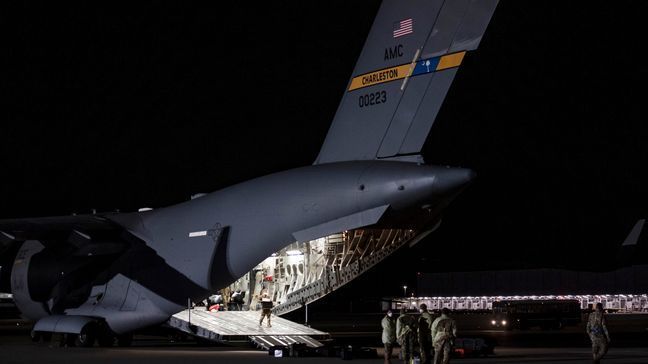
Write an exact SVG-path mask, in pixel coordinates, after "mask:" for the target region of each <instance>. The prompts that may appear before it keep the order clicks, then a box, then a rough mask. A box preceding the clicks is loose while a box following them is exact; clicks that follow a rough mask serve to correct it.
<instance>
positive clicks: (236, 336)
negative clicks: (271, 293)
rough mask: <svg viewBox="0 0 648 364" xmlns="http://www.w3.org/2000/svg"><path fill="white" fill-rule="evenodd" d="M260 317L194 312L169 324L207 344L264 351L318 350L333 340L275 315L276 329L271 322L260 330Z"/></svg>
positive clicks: (243, 313)
mask: <svg viewBox="0 0 648 364" xmlns="http://www.w3.org/2000/svg"><path fill="white" fill-rule="evenodd" d="M260 317H261V312H260V311H216V312H210V311H206V310H204V309H191V310H184V311H181V312H178V313H177V314H175V315H173V316H171V318H170V319H169V321H168V322H167V323H168V325H169V326H171V327H173V328H175V329H178V330H180V331H183V332H185V333H187V334H190V335H192V336H195V337H199V338H202V339H205V340H209V341H214V342H219V343H225V344H228V343H240V342H247V341H252V342H253V343H254V344H255V345H256V346H257V347H260V348H263V349H268V348H270V347H271V346H274V345H281V346H288V345H290V344H294V343H304V344H306V345H307V346H309V347H312V348H317V347H320V346H323V344H322V343H321V342H320V340H329V339H330V335H329V334H328V333H326V332H323V331H319V330H315V329H312V328H310V327H308V326H304V325H300V324H298V323H296V322H292V321H289V320H286V319H284V318H281V317H277V316H275V315H272V327H267V320H264V323H263V326H259V319H260Z"/></svg>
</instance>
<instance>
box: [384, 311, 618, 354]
mask: <svg viewBox="0 0 648 364" xmlns="http://www.w3.org/2000/svg"><path fill="white" fill-rule="evenodd" d="M419 311H420V312H421V315H420V316H419V317H418V320H417V319H416V318H414V316H412V315H409V314H407V312H406V310H405V309H404V308H401V311H400V316H399V317H398V319H397V320H394V318H393V313H392V310H388V311H387V314H386V315H385V317H384V318H383V319H382V322H381V324H382V329H383V332H382V342H383V344H384V345H385V363H391V357H392V351H393V348H394V344H395V343H396V342H398V344H399V345H400V346H401V354H402V355H401V357H402V359H403V362H405V363H410V362H411V361H412V359H413V354H414V342H415V340H418V343H419V350H420V354H421V358H420V360H421V363H425V364H427V363H430V358H431V350H432V348H434V364H441V363H442V364H447V363H449V362H450V354H451V351H452V345H453V341H454V339H455V338H456V337H457V325H456V323H455V321H454V320H453V319H452V318H450V317H449V314H450V310H448V309H447V308H444V309H442V310H441V316H439V317H437V318H436V319H435V320H432V315H431V314H430V313H429V312H428V310H427V306H426V305H425V304H421V306H419ZM585 330H586V332H587V334H588V335H589V337H590V340H591V342H592V359H593V363H594V364H598V363H600V361H601V359H602V358H603V356H604V355H605V354H606V353H607V351H608V347H609V344H610V334H609V333H608V330H607V325H606V319H605V314H604V310H603V305H602V304H600V303H598V304H596V308H595V310H594V312H592V313H591V314H590V315H589V317H588V319H587V325H586V328H585Z"/></svg>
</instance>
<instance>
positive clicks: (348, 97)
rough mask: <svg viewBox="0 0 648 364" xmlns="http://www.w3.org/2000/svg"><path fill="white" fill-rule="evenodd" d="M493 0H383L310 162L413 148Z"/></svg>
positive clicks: (409, 152)
mask: <svg viewBox="0 0 648 364" xmlns="http://www.w3.org/2000/svg"><path fill="white" fill-rule="evenodd" d="M497 2H498V0H452V1H449V0H406V1H403V0H384V1H383V3H382V5H381V7H380V9H379V10H378V15H377V16H376V19H375V20H374V23H373V25H372V27H371V31H370V32H369V35H368V38H367V40H366V42H365V45H364V48H363V50H362V52H361V54H360V57H359V59H358V62H357V63H356V66H355V69H354V71H353V74H352V77H351V79H350V80H349V83H348V86H347V89H346V91H345V93H344V96H343V97H342V101H341V102H340V105H339V106H338V110H337V112H336V114H335V117H334V119H333V123H332V125H331V128H330V129H329V131H328V134H327V136H326V140H325V141H324V144H323V145H322V149H321V150H320V153H319V156H318V157H317V160H316V161H315V164H321V163H330V162H339V161H349V160H373V159H400V160H411V161H417V160H420V159H417V158H409V159H408V158H404V157H407V156H413V155H417V154H419V153H420V152H421V148H422V147H423V144H424V143H425V140H426V139H427V135H428V133H429V131H430V128H431V127H432V124H433V122H434V119H435V118H436V115H437V113H438V112H439V109H440V108H441V104H442V103H443V99H444V98H445V95H446V93H447V92H448V89H449V88H450V84H451V83H452V80H453V79H454V76H455V73H456V72H457V68H458V67H459V65H460V64H461V62H462V60H463V58H464V56H465V54H466V52H467V51H470V50H474V49H476V48H477V46H478V45H479V42H480V41H481V38H482V36H483V34H484V32H485V30H486V27H487V25H488V23H489V22H490V19H491V16H492V14H493V12H494V11H495V7H496V6H497Z"/></svg>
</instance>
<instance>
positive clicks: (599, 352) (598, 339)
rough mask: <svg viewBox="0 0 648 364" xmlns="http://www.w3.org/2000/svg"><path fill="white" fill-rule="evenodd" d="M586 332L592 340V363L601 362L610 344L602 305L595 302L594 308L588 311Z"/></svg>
mask: <svg viewBox="0 0 648 364" xmlns="http://www.w3.org/2000/svg"><path fill="white" fill-rule="evenodd" d="M587 334H588V335H589V337H590V340H592V359H593V362H594V364H598V363H600V362H601V358H603V356H604V355H605V353H607V351H608V345H609V344H610V334H609V333H608V330H607V326H606V322H605V315H604V314H603V305H602V304H601V303H597V304H596V310H595V311H594V312H592V313H590V315H589V317H588V318H587Z"/></svg>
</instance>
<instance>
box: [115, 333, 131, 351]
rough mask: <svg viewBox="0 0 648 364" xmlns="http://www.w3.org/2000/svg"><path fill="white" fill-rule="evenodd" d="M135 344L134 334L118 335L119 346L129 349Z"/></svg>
mask: <svg viewBox="0 0 648 364" xmlns="http://www.w3.org/2000/svg"><path fill="white" fill-rule="evenodd" d="M132 343H133V334H122V335H117V346H119V347H122V348H123V347H128V346H131V344H132Z"/></svg>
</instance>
